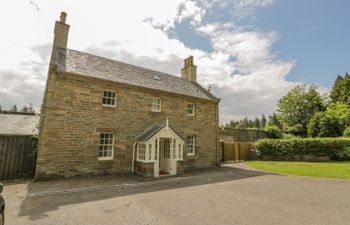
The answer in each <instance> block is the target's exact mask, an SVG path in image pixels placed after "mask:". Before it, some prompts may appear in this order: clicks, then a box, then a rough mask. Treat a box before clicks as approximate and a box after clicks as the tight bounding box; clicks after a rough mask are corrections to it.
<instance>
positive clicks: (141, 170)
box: [135, 161, 154, 177]
mask: <svg viewBox="0 0 350 225" xmlns="http://www.w3.org/2000/svg"><path fill="white" fill-rule="evenodd" d="M153 165H154V163H153V162H151V163H144V162H137V161H136V162H135V172H136V174H138V175H141V176H143V177H154V169H153Z"/></svg>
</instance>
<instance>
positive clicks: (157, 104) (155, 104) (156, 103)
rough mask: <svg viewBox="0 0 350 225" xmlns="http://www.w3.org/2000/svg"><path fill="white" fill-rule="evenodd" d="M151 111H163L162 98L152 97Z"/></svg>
mask: <svg viewBox="0 0 350 225" xmlns="http://www.w3.org/2000/svg"><path fill="white" fill-rule="evenodd" d="M151 111H152V112H160V111H161V100H160V98H157V97H155V98H152V99H151Z"/></svg>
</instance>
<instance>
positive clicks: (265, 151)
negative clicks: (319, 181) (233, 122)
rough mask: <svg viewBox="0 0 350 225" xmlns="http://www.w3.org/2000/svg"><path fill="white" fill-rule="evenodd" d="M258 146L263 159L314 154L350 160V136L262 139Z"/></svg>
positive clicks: (279, 158)
mask: <svg viewBox="0 0 350 225" xmlns="http://www.w3.org/2000/svg"><path fill="white" fill-rule="evenodd" d="M256 148H257V150H258V153H259V155H260V156H261V158H263V159H264V158H268V159H274V160H281V159H288V158H292V157H295V156H300V157H301V156H314V157H328V158H330V159H332V160H350V138H292V139H261V140H259V141H258V143H257V145H256Z"/></svg>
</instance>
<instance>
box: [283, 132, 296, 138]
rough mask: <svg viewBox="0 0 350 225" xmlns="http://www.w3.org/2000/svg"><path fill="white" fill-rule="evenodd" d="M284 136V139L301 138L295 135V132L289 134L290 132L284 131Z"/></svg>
mask: <svg viewBox="0 0 350 225" xmlns="http://www.w3.org/2000/svg"><path fill="white" fill-rule="evenodd" d="M282 138H283V139H292V138H300V137H298V136H295V135H293V134H289V133H283V134H282Z"/></svg>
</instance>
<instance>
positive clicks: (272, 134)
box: [264, 126, 283, 139]
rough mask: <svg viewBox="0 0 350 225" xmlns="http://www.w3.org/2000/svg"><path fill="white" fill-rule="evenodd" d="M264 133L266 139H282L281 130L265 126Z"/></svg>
mask: <svg viewBox="0 0 350 225" xmlns="http://www.w3.org/2000/svg"><path fill="white" fill-rule="evenodd" d="M264 131H265V132H266V134H267V137H268V138H273V139H279V138H282V137H283V135H282V132H281V130H280V129H279V128H278V127H276V126H266V127H265V128H264Z"/></svg>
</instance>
